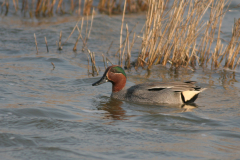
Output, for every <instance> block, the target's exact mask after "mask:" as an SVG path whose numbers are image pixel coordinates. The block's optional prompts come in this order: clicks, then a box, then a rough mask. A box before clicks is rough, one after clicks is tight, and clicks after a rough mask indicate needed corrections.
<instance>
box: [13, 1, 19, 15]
mask: <svg viewBox="0 0 240 160" xmlns="http://www.w3.org/2000/svg"><path fill="white" fill-rule="evenodd" d="M13 5H14V8H15V12H17V10H18V8H17V4H16V1H15V0H13Z"/></svg>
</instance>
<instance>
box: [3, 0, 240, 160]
mask: <svg viewBox="0 0 240 160" xmlns="http://www.w3.org/2000/svg"><path fill="white" fill-rule="evenodd" d="M234 3H235V4H238V3H237V1H234ZM239 11H240V10H239V9H234V10H233V11H232V12H228V13H227V15H226V16H225V19H224V23H223V32H224V33H226V34H227V35H226V37H225V38H228V35H229V34H231V27H232V24H233V21H234V18H238V15H239ZM144 17H145V16H144V14H142V15H128V16H127V17H126V21H127V22H128V25H129V27H130V28H132V27H133V26H134V25H135V24H136V23H137V22H139V24H138V26H137V27H136V30H135V31H136V32H140V30H141V28H142V24H143V23H144V20H145V18H144ZM77 20H78V18H77V17H69V16H63V17H57V18H56V19H55V18H49V19H48V18H45V19H30V20H29V19H24V18H19V17H18V16H16V15H15V16H14V15H12V16H9V17H1V24H0V35H1V39H0V104H1V105H0V156H1V159H4V160H15V159H16V160H18V159H41V160H42V159H51V160H52V159H56V160H60V159H63V160H65V159H195V158H198V159H239V157H240V118H239V117H240V116H239V115H240V112H239V106H240V105H239V104H240V100H239V97H240V89H239V88H240V83H239V80H240V73H239V68H237V70H236V71H235V72H234V71H231V70H225V69H219V70H213V71H211V70H209V69H208V68H204V69H203V68H199V69H197V70H195V71H192V70H189V69H180V70H179V71H177V72H175V71H172V70H170V69H169V68H165V67H161V66H154V67H153V68H152V69H151V71H150V72H147V71H145V70H139V71H138V72H136V71H134V69H132V70H131V71H129V72H127V76H128V84H127V85H128V86H131V85H133V84H136V83H141V82H146V81H173V80H182V81H185V80H195V81H198V85H200V86H202V87H207V88H208V89H207V90H206V91H204V92H203V93H202V94H200V96H199V98H198V99H197V101H196V106H184V107H181V106H166V105H158V106H157V105H146V104H145V105H141V104H134V103H130V102H124V101H118V100H113V99H111V98H109V96H110V93H111V84H110V83H106V84H102V85H100V86H97V87H93V86H91V84H92V83H93V82H95V81H97V80H98V79H99V78H100V77H99V76H100V75H102V74H103V72H104V65H103V62H102V53H103V54H105V53H106V52H107V50H108V47H109V45H110V44H111V42H112V41H113V45H112V48H111V49H110V55H109V57H110V59H111V60H112V61H113V62H114V63H117V60H116V59H114V58H113V57H114V54H115V53H116V50H117V46H118V45H119V32H120V26H121V16H113V17H108V16H105V15H97V16H96V17H95V19H94V23H93V29H92V32H91V37H90V39H89V41H88V48H89V49H90V50H91V51H94V52H95V53H96V62H97V66H99V67H100V69H101V71H100V75H99V76H98V77H92V76H91V75H89V74H88V69H87V68H88V67H87V64H88V62H87V55H88V54H87V53H85V52H84V53H83V52H81V47H82V43H81V42H79V46H78V51H77V52H72V48H73V45H74V43H75V40H76V39H77V36H78V35H77V33H76V32H75V33H74V34H73V36H72V37H71V38H70V39H69V41H68V42H67V43H66V45H65V46H64V47H63V50H62V51H58V50H57V46H56V41H58V37H59V32H60V31H61V30H62V31H63V40H62V41H63V42H64V41H65V40H66V38H67V37H68V35H69V34H70V33H71V31H72V28H73V27H74V26H75V24H76V21H77ZM84 24H85V25H84V29H85V28H86V21H85V23H84ZM34 33H36V36H37V40H38V48H39V53H38V54H36V48H35V42H34V37H33V34H34ZM84 34H85V31H84V32H83V35H84ZM45 36H46V37H47V40H48V45H49V50H50V52H49V53H47V52H46V47H45V43H44V37H45ZM139 43H140V42H139V41H138V42H136V45H135V47H134V48H133V55H136V54H137V52H138V46H139ZM105 55H106V54H105ZM51 62H53V63H54V65H55V69H53V66H52V64H51Z"/></svg>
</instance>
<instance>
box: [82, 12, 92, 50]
mask: <svg viewBox="0 0 240 160" xmlns="http://www.w3.org/2000/svg"><path fill="white" fill-rule="evenodd" d="M94 13H95V11H94V9H93V10H92V18H91V24H90V28H89V30H88V33H87V28H88V16H87V28H86V36H85V39H84V42H83V47H82V51H84V48H85V47H86V46H87V41H88V39H89V37H90V34H91V31H92V25H93V18H94Z"/></svg>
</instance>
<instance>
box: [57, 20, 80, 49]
mask: <svg viewBox="0 0 240 160" xmlns="http://www.w3.org/2000/svg"><path fill="white" fill-rule="evenodd" d="M80 19H81V18H79V19H78V21H77V23H76V25H75V26H74V28H73V30H72V32H71V33H70V35H69V36H68V38H67V39H66V41H65V42H64V43H63V44H62V46H64V45H65V44H66V43H67V41H68V40H69V38H70V37H71V36H72V34H73V32H74V31H75V29H76V28H77V26H78V23H79V21H80Z"/></svg>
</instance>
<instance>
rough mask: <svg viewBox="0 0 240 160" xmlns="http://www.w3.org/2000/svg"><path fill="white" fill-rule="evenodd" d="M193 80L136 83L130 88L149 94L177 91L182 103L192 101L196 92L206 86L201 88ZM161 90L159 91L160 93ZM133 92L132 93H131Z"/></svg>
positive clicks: (196, 94)
mask: <svg viewBox="0 0 240 160" xmlns="http://www.w3.org/2000/svg"><path fill="white" fill-rule="evenodd" d="M195 83H196V82H195V81H186V82H178V81H176V82H167V83H165V82H148V83H143V84H138V85H135V86H133V87H131V89H130V90H132V91H133V92H141V91H143V92H145V93H149V94H151V93H152V92H154V91H157V92H158V93H159V94H162V95H163V93H166V92H168V93H170V91H171V92H175V93H179V96H181V99H182V101H183V102H184V103H186V102H191V101H194V100H195V99H196V98H197V96H198V94H199V93H200V92H202V91H204V90H205V89H206V88H201V87H198V86H196V85H195ZM160 92H161V93H160ZM133 94H134V93H133Z"/></svg>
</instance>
